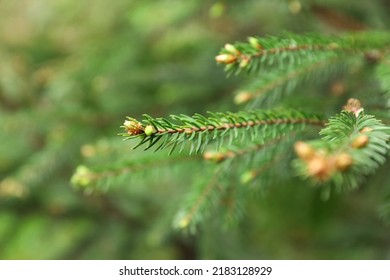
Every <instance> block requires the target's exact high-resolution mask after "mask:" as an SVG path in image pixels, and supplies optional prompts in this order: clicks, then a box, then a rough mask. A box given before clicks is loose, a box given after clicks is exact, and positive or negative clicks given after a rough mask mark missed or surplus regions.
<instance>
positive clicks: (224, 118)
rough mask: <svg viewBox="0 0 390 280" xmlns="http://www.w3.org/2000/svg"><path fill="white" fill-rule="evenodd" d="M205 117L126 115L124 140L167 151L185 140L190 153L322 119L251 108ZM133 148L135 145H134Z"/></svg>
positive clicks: (258, 138) (265, 136)
mask: <svg viewBox="0 0 390 280" xmlns="http://www.w3.org/2000/svg"><path fill="white" fill-rule="evenodd" d="M209 115H210V116H208V117H205V116H202V115H200V114H195V115H194V116H192V117H190V116H186V115H180V116H176V115H172V116H171V119H170V120H168V119H164V118H152V117H150V116H148V115H144V119H143V121H142V122H138V121H137V120H135V119H133V118H128V119H127V120H126V121H125V122H124V125H123V128H124V129H125V130H126V131H127V133H125V134H122V135H123V136H125V139H133V138H139V139H140V142H139V143H138V145H136V147H138V146H140V145H143V144H147V147H146V149H149V148H151V147H153V146H155V145H156V144H159V145H157V146H156V150H160V149H164V148H168V147H170V148H171V150H170V153H172V152H173V150H175V148H176V147H177V146H180V151H182V150H183V149H184V147H185V145H186V143H189V144H190V145H191V149H190V154H191V153H193V152H195V153H198V152H202V151H203V150H204V148H205V146H206V145H207V144H209V143H210V142H211V141H214V142H216V143H217V147H218V148H219V147H221V146H222V144H223V142H224V141H225V140H226V139H228V143H229V145H231V144H232V142H233V140H235V139H240V141H241V142H242V141H244V140H246V141H248V140H250V141H252V142H254V141H255V140H257V141H259V140H261V139H265V138H267V137H269V136H270V135H272V136H273V137H277V136H279V135H284V134H286V133H287V132H290V131H291V130H302V129H304V128H305V127H306V126H307V125H315V126H322V125H323V124H324V122H323V121H322V120H320V119H319V118H318V117H317V116H315V115H309V114H305V113H302V112H298V111H294V110H273V111H261V110H257V111H251V112H237V113H209ZM136 147H135V148H136Z"/></svg>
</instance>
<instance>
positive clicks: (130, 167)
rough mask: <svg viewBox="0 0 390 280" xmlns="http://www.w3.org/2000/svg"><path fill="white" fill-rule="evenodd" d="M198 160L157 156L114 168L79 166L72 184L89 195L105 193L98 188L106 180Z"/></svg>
mask: <svg viewBox="0 0 390 280" xmlns="http://www.w3.org/2000/svg"><path fill="white" fill-rule="evenodd" d="M196 159H198V158H197V157H186V156H182V155H177V156H174V157H169V158H167V157H166V156H163V157H162V156H160V157H157V158H156V156H154V157H153V158H149V157H146V158H142V159H140V158H135V159H133V160H131V161H125V162H121V163H118V164H116V165H114V166H113V165H110V166H98V167H88V166H86V165H79V166H78V167H77V168H76V171H75V173H74V174H73V176H72V178H71V183H72V185H73V186H74V187H75V188H77V189H79V190H83V191H85V192H87V193H90V192H93V191H95V190H103V191H105V190H106V189H105V188H98V187H97V186H98V185H99V184H100V183H101V182H103V181H104V180H109V179H110V178H115V177H119V176H123V175H128V174H131V175H132V176H134V175H135V173H139V172H143V171H147V170H151V169H157V168H160V167H164V166H173V165H175V164H183V163H184V162H188V161H193V160H196Z"/></svg>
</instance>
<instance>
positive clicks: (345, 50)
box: [215, 32, 390, 73]
mask: <svg viewBox="0 0 390 280" xmlns="http://www.w3.org/2000/svg"><path fill="white" fill-rule="evenodd" d="M248 41H249V42H248V43H236V44H234V45H232V44H226V45H225V47H224V48H223V49H222V50H221V51H220V54H219V55H217V56H216V58H215V59H216V61H217V62H218V63H221V64H225V65H226V68H225V70H226V71H227V72H228V73H239V72H240V71H241V70H242V69H246V70H248V71H253V70H256V69H263V68H262V67H261V66H267V67H271V66H274V65H294V64H301V62H302V59H304V58H315V57H316V56H317V55H321V54H326V53H328V54H331V53H333V54H335V55H337V56H343V57H346V56H356V55H360V56H361V55H365V54H366V57H367V58H369V57H370V54H371V53H373V50H375V51H377V52H381V51H383V52H385V51H386V50H387V49H388V48H389V47H388V45H389V42H390V36H389V34H388V33H376V32H370V33H359V34H344V35H343V36H340V37H337V36H322V35H318V34H305V35H295V34H291V33H285V34H284V35H283V36H280V37H275V36H269V37H250V38H249V39H248Z"/></svg>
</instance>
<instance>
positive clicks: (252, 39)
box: [248, 37, 263, 50]
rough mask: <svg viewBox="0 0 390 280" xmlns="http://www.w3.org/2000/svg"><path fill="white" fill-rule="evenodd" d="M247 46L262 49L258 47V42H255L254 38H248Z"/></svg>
mask: <svg viewBox="0 0 390 280" xmlns="http://www.w3.org/2000/svg"><path fill="white" fill-rule="evenodd" d="M248 42H249V44H250V45H251V46H252V47H253V48H255V49H259V50H261V49H262V48H263V47H262V46H261V45H260V43H259V40H257V39H256V38H255V37H249V38H248Z"/></svg>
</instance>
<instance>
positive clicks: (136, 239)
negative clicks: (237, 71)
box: [0, 0, 390, 259]
mask: <svg viewBox="0 0 390 280" xmlns="http://www.w3.org/2000/svg"><path fill="white" fill-rule="evenodd" d="M389 14H390V1H386V0H381V1H380V0H373V1H368V0H367V1H348V0H346V1H336V0H333V1H309V0H307V1H296V0H294V1H287V0H286V1H282V0H279V1H259V0H252V1H251V0H245V1H233V0H226V1H211V0H204V1H199V0H198V1H195V0H186V1H179V0H165V1H163V0H161V1H156V0H153V1H152V0H143V1H136V0H133V1H132V0H116V1H107V0H93V1H92V0H84V1H80V0H55V1H52V0H17V1H12V0H2V1H0V127H1V128H0V143H1V144H0V259H388V258H390V234H389V233H390V226H389V225H388V224H386V223H384V222H383V221H382V220H381V219H380V218H379V216H378V206H379V205H380V204H381V202H382V201H381V196H383V195H382V194H381V195H378V193H381V191H382V192H383V188H382V186H383V182H385V183H386V180H383V181H381V178H386V177H387V174H386V169H388V168H389V165H387V166H384V167H383V168H382V169H380V170H379V172H378V173H379V174H380V176H377V177H376V178H377V179H376V180H374V181H371V183H370V185H369V186H367V187H363V188H361V189H360V190H358V191H355V192H352V193H347V194H340V195H335V196H332V197H331V199H330V200H329V201H326V202H324V201H322V200H321V199H320V195H319V192H318V190H316V189H312V188H307V187H306V186H305V185H303V184H302V182H301V181H299V180H295V179H293V180H290V182H289V183H288V184H286V185H283V186H280V187H279V188H274V189H273V190H272V191H271V192H270V193H268V194H267V195H266V196H258V197H253V198H252V199H251V200H250V201H249V202H248V204H247V206H246V209H245V210H246V212H245V215H244V216H243V218H242V220H241V221H240V222H239V223H238V225H237V226H235V227H232V228H229V229H228V230H226V229H224V228H223V227H221V224H220V223H218V221H215V220H214V221H213V220H212V219H211V220H209V221H207V222H206V223H205V224H204V226H203V227H201V228H200V229H199V231H198V233H197V234H195V235H193V234H185V233H182V232H180V231H177V230H174V229H173V228H172V219H173V217H174V215H175V213H176V211H177V204H178V202H180V200H182V199H183V196H184V195H185V193H186V191H188V182H187V177H186V175H185V174H183V173H181V172H180V170H179V171H177V172H176V173H175V171H173V172H171V171H172V170H171V169H174V167H172V168H169V167H168V168H165V169H164V168H162V169H161V170H157V171H152V170H146V171H142V172H139V173H137V174H134V178H129V177H132V176H129V174H127V177H124V178H122V180H119V181H114V183H112V182H111V189H110V190H109V191H108V192H98V193H92V194H90V193H84V192H82V191H79V190H76V189H74V188H72V187H71V185H70V178H71V176H72V174H73V172H74V170H75V169H76V167H77V166H78V165H80V164H87V163H89V164H94V163H96V164H100V165H102V166H104V165H105V166H108V167H109V166H112V165H115V164H116V163H117V162H118V160H125V159H126V158H131V157H135V158H136V157H138V156H140V155H139V154H138V153H139V152H138V153H137V152H134V151H131V150H130V148H131V145H130V144H129V143H128V142H123V141H122V139H121V137H119V136H117V134H118V133H119V132H121V129H120V125H122V123H123V120H124V118H125V116H132V117H135V118H139V117H140V116H141V114H142V113H147V114H150V115H153V116H167V115H169V114H179V113H187V114H193V113H195V112H197V113H205V112H206V111H209V110H211V111H212V110H236V108H235V106H234V105H233V102H232V96H233V95H232V93H233V92H234V91H235V90H236V89H237V88H239V86H240V84H242V82H243V81H245V75H242V76H240V77H231V78H229V79H226V77H225V74H224V73H223V69H222V67H220V66H217V65H216V63H215V61H214V56H215V55H216V54H217V53H218V51H219V49H220V48H221V47H222V46H223V45H224V44H225V43H229V42H235V41H239V40H246V38H247V37H248V36H253V35H267V34H280V33H281V32H282V31H284V30H288V31H292V32H300V33H301V32H308V31H310V32H311V31H313V32H321V33H324V34H330V33H340V32H345V31H357V30H369V29H388V28H389V26H390V17H389V16H388V15H389ZM280 172H281V173H283V172H284V170H280ZM130 175H132V174H130ZM387 183H388V180H387Z"/></svg>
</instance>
